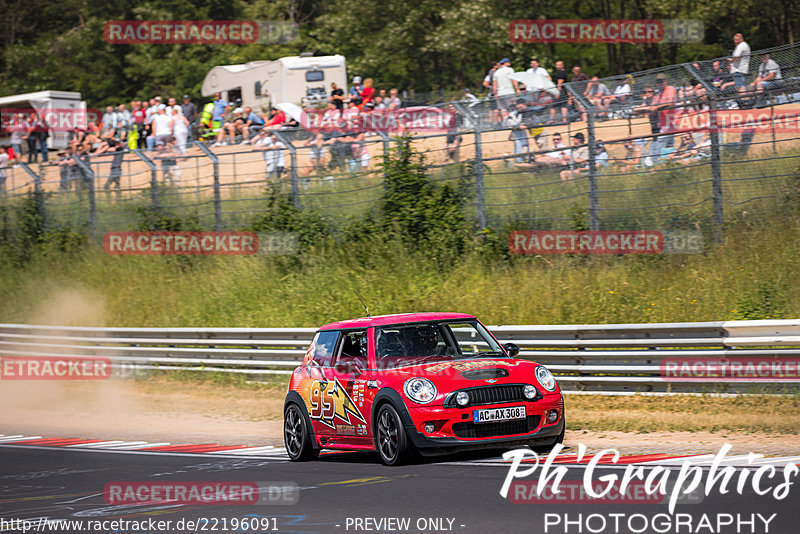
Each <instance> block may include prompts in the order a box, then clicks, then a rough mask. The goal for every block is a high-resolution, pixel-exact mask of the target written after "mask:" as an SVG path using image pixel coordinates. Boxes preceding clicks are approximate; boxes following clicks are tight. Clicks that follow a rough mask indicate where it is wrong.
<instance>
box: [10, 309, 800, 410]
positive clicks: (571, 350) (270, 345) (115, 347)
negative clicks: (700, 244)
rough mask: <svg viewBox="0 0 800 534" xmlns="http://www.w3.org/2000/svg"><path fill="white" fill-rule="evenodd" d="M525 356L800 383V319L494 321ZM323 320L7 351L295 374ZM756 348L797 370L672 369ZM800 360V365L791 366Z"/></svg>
mask: <svg viewBox="0 0 800 534" xmlns="http://www.w3.org/2000/svg"><path fill="white" fill-rule="evenodd" d="M489 329H490V330H491V331H492V332H494V334H495V335H496V336H497V337H498V339H499V340H500V341H501V342H503V343H507V342H513V343H516V344H517V345H519V347H520V349H521V350H520V357H522V358H526V359H531V360H535V361H537V362H540V363H542V364H545V365H547V366H548V368H550V369H551V370H552V371H553V373H554V374H555V375H556V376H557V378H558V380H559V383H560V384H561V386H562V389H564V390H565V391H567V392H576V393H578V392H582V393H598V394H617V395H618V394H633V393H645V394H671V393H695V394H697V393H709V394H720V393H721V394H729V393H733V394H737V393H776V392H778V393H792V394H796V393H797V392H800V376H798V371H797V369H798V365H797V364H798V362H800V319H797V320H770V321H724V322H722V321H720V322H704V323H651V324H613V325H555V326H538V325H504V326H490V327H489ZM315 331H316V329H315V328H96V327H62V326H42V325H20V324H0V359H1V358H2V357H3V356H32V357H48V356H50V357H52V356H64V355H82V356H104V357H108V358H109V359H111V360H112V362H114V361H117V362H121V363H134V364H136V365H138V366H141V367H143V368H146V369H164V370H197V371H221V372H236V373H247V374H253V375H259V374H289V373H291V369H292V368H294V367H295V366H296V365H297V364H298V363H299V361H300V359H301V358H302V356H303V354H305V351H306V349H307V347H308V344H309V343H310V341H311V339H312V338H313V335H314V332H315ZM731 358H737V359H738V358H752V359H757V360H758V361H759V362H762V363H763V362H765V361H768V362H771V364H776V365H777V364H781V365H784V366H785V365H786V364H788V366H787V367H786V369H788V370H789V373H790V374H791V372H793V373H794V379H791V378H790V377H787V378H784V379H782V380H769V379H766V378H764V377H752V376H751V377H738V378H735V379H734V378H731V377H723V378H720V377H713V376H706V377H703V376H696V373H695V374H694V375H693V376H691V377H685V376H682V377H681V376H665V373H664V369H665V367H664V366H665V362H668V361H669V362H683V363H684V364H685V365H691V364H692V363H698V362H703V361H707V360H729V359H731ZM792 369H794V371H791V370H792Z"/></svg>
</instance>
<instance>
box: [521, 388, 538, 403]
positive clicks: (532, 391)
mask: <svg viewBox="0 0 800 534" xmlns="http://www.w3.org/2000/svg"><path fill="white" fill-rule="evenodd" d="M522 394H523V395H524V396H525V398H526V399H528V400H533V399H535V398H536V395H538V394H539V392H538V391H537V390H536V388H535V387H533V386H532V385H530V384H526V385H525V387H524V388H522Z"/></svg>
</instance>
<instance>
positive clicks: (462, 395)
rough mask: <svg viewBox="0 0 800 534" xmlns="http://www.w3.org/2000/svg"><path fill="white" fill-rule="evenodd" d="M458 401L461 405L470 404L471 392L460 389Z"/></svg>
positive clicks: (457, 396)
mask: <svg viewBox="0 0 800 534" xmlns="http://www.w3.org/2000/svg"><path fill="white" fill-rule="evenodd" d="M456 403H457V404H458V405H459V406H466V405H467V404H469V393H467V392H466V391H459V392H458V394H457V395H456Z"/></svg>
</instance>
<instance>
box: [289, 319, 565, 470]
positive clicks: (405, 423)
mask: <svg viewBox="0 0 800 534" xmlns="http://www.w3.org/2000/svg"><path fill="white" fill-rule="evenodd" d="M518 353H519V348H518V347H517V346H516V345H514V344H512V343H508V344H506V345H505V346H502V345H500V343H499V342H498V341H497V339H495V337H494V336H493V335H492V334H491V333H490V332H489V331H488V330H487V329H486V327H485V326H483V324H481V323H480V321H478V320H477V319H476V318H475V317H473V316H471V315H465V314H462V313H409V314H402V315H386V316H381V317H365V318H362V319H353V320H350V321H341V322H338V323H332V324H329V325H325V326H323V327H322V328H320V329H319V331H318V332H317V333H316V335H315V337H314V341H313V342H312V343H311V346H310V347H309V349H308V352H306V355H305V357H304V358H303V362H302V364H301V365H300V366H299V367H297V368H296V369H295V370H294V372H293V373H292V378H291V381H290V382H289V392H288V394H287V395H286V401H285V404H284V441H285V444H286V450H287V452H288V454H289V457H290V458H291V459H292V460H294V461H302V460H310V459H314V458H316V457H317V455H318V454H319V451H320V449H323V448H325V449H346V450H364V451H372V450H377V451H378V453H379V454H380V456H381V460H382V461H383V463H384V464H386V465H396V464H399V463H402V462H403V460H404V459H406V458H407V456H408V455H409V453H412V452H414V451H416V452H419V453H420V454H423V455H426V456H427V455H434V454H441V453H445V452H448V451H451V450H455V449H459V450H460V449H468V448H478V447H480V448H483V447H507V448H510V447H515V446H519V445H528V446H530V447H532V448H534V449H536V450H540V449H549V448H550V447H552V446H553V445H555V444H556V443H561V442H562V441H563V440H564V401H563V398H562V396H561V391H560V390H559V387H558V384H557V383H556V380H555V378H553V375H552V374H551V373H550V371H549V370H547V368H546V367H544V366H542V365H539V364H537V363H535V362H532V361H528V360H521V359H516V358H515V356H517V354H518Z"/></svg>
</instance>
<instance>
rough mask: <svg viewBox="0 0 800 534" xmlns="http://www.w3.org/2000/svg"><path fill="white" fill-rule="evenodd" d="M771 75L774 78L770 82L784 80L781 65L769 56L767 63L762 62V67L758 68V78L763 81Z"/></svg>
mask: <svg viewBox="0 0 800 534" xmlns="http://www.w3.org/2000/svg"><path fill="white" fill-rule="evenodd" d="M770 74H774V76H773V77H772V78H770V79H769V81H774V80H780V79H782V78H783V75H782V74H781V67H780V65H778V63H777V61H775V60H774V59H772V58H770V57H769V56H767V61H766V62H762V63H761V65H759V66H758V77H759V78H761V79H762V80H763V79H765V78H766V77H767V76H769V75H770Z"/></svg>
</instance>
